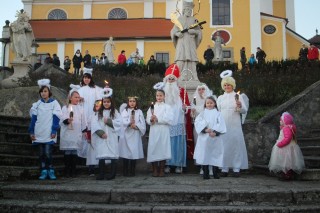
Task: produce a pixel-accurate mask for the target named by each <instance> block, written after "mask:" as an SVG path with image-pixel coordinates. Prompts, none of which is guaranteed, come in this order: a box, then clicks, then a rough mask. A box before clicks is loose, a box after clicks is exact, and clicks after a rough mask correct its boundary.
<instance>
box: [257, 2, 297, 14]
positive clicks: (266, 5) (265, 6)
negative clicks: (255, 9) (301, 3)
mask: <svg viewBox="0 0 320 213" xmlns="http://www.w3.org/2000/svg"><path fill="white" fill-rule="evenodd" d="M291 1H292V0H291ZM260 11H261V12H263V13H267V14H270V15H273V0H260Z"/></svg>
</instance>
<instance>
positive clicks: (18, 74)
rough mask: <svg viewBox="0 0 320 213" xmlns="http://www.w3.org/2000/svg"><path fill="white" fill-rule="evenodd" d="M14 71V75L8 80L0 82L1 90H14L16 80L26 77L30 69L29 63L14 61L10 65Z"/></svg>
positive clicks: (16, 83) (16, 85)
mask: <svg viewBox="0 0 320 213" xmlns="http://www.w3.org/2000/svg"><path fill="white" fill-rule="evenodd" d="M11 65H12V66H13V69H14V73H13V75H12V76H10V77H9V78H6V79H4V80H3V81H1V88H2V89H9V88H16V87H19V85H18V78H22V77H25V76H27V75H28V71H29V70H30V68H31V64H30V62H29V61H14V62H12V63H11Z"/></svg>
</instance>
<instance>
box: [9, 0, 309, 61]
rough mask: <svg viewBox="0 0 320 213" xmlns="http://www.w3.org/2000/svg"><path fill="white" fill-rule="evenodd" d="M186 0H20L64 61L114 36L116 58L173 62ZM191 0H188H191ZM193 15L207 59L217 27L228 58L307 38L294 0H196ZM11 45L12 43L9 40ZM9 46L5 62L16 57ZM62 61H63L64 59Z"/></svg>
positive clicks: (273, 52) (288, 52) (280, 53)
mask: <svg viewBox="0 0 320 213" xmlns="http://www.w3.org/2000/svg"><path fill="white" fill-rule="evenodd" d="M182 1H184V0H22V2H23V4H24V10H25V11H26V12H27V13H28V14H29V16H30V18H31V19H30V24H31V26H32V29H33V31H34V36H35V39H36V42H37V43H38V44H39V48H38V53H40V54H45V53H50V54H51V55H52V54H54V53H56V54H57V55H58V57H59V58H60V60H61V61H63V59H64V57H65V56H69V57H70V58H72V57H73V55H74V53H75V52H76V50H77V49H80V50H81V52H82V54H83V55H84V52H85V51H86V50H89V53H90V54H91V56H96V55H98V56H100V55H101V53H102V52H103V51H104V48H103V44H104V43H105V42H106V41H107V40H108V39H109V37H113V40H114V42H115V47H116V50H114V56H115V58H116V59H117V57H118V55H119V54H120V52H121V50H125V51H126V56H127V57H129V55H130V54H131V53H132V52H134V51H135V50H136V48H138V49H139V52H140V55H142V56H143V57H144V60H145V61H148V60H149V58H150V56H151V55H154V56H155V58H156V60H157V61H160V62H165V63H166V64H167V65H169V64H171V63H173V62H174V56H175V48H174V45H173V42H172V40H171V37H170V30H171V29H172V27H173V23H172V22H171V20H170V14H171V13H172V12H175V11H178V15H179V13H180V14H181V8H182ZM189 1H190V0H189ZM193 2H194V5H195V6H194V10H193V15H194V17H195V18H196V19H197V20H198V21H199V22H201V21H206V24H204V25H202V27H203V31H202V32H203V33H202V42H201V44H200V46H199V48H198V50H197V53H198V57H199V60H200V61H201V62H202V63H204V62H205V60H204V58H203V53H204V51H205V50H206V49H207V46H208V45H210V46H211V47H213V46H214V41H213V40H212V38H213V37H214V36H215V33H217V32H218V31H219V32H220V35H221V36H222V38H223V39H224V42H225V46H223V57H224V60H229V61H232V62H237V63H239V64H240V49H241V48H242V47H245V48H246V56H247V58H249V57H250V54H252V53H253V54H256V49H257V47H260V48H261V49H263V50H264V51H265V52H266V54H267V58H266V60H281V59H290V58H292V59H296V58H297V57H298V53H299V49H300V47H301V45H302V44H306V45H309V42H308V41H307V40H306V39H305V38H303V37H302V36H300V35H299V34H297V33H296V32H295V14H294V1H293V0H202V1H200V0H194V1H193ZM7 47H8V46H7ZM13 58H14V54H13V53H12V52H11V51H10V54H9V57H7V59H6V62H5V63H6V65H8V64H10V62H11V61H12V60H13ZM61 66H63V63H61Z"/></svg>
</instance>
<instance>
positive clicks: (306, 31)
mask: <svg viewBox="0 0 320 213" xmlns="http://www.w3.org/2000/svg"><path fill="white" fill-rule="evenodd" d="M235 1H237V0H235ZM291 1H295V18H296V30H295V31H296V32H297V33H298V34H300V35H301V36H303V37H304V38H306V39H310V38H312V37H313V36H315V35H316V29H318V30H320V21H319V15H320V12H319V8H320V0H291ZM1 3H2V4H1V5H2V6H1V7H0V26H4V25H5V20H9V21H10V22H13V21H14V20H16V18H15V14H16V11H17V10H20V9H23V4H22V2H21V0H2V1H1ZM0 31H1V32H2V28H0ZM0 35H1V34H0ZM1 36H2V35H1ZM0 55H1V48H0Z"/></svg>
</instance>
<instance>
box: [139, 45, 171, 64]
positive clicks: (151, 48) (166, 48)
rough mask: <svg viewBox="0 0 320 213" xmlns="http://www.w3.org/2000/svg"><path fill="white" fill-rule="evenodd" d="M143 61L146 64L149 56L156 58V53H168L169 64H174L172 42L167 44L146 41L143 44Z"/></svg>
mask: <svg viewBox="0 0 320 213" xmlns="http://www.w3.org/2000/svg"><path fill="white" fill-rule="evenodd" d="M144 47H145V51H144V60H145V62H148V60H149V59H150V56H151V55H154V56H156V53H169V64H172V63H173V62H174V57H175V48H174V45H173V42H172V41H167V42H155V41H146V42H145V43H144Z"/></svg>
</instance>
